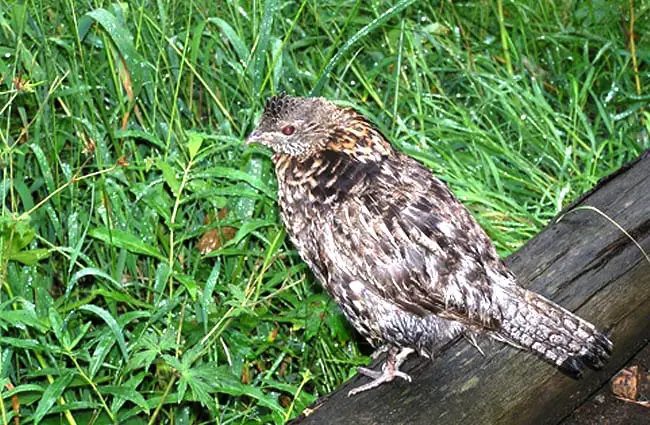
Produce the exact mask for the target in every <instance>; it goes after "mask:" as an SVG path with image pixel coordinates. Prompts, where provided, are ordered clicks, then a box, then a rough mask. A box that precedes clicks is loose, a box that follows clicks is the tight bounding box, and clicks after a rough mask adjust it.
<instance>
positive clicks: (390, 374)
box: [348, 347, 415, 397]
mask: <svg viewBox="0 0 650 425" xmlns="http://www.w3.org/2000/svg"><path fill="white" fill-rule="evenodd" d="M414 351H415V350H414V349H412V348H402V349H401V350H400V349H399V348H396V347H390V348H389V349H388V353H387V354H386V360H385V361H384V364H383V365H382V368H381V372H378V371H376V370H372V369H368V368H365V367H360V368H357V371H358V372H359V373H361V374H362V375H366V376H368V377H370V378H373V380H372V381H371V382H368V383H367V384H364V385H360V386H358V387H356V388H354V389H352V390H350V392H348V397H350V396H353V395H355V394H359V393H360V392H363V391H366V390H370V389H372V388H375V387H378V386H380V385H381V384H383V383H384V382H390V381H392V380H393V379H395V377H396V376H397V377H399V378H402V379H405V380H407V381H409V382H411V377H410V376H408V375H407V374H406V373H404V372H401V371H400V370H399V368H400V366H401V365H402V364H403V363H404V361H405V360H406V358H407V357H408V356H409V354H411V353H412V352H414Z"/></svg>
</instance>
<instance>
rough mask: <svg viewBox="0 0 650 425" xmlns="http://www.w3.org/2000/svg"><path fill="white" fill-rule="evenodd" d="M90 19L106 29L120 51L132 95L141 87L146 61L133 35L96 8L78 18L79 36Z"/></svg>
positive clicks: (85, 29)
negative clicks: (138, 49)
mask: <svg viewBox="0 0 650 425" xmlns="http://www.w3.org/2000/svg"><path fill="white" fill-rule="evenodd" d="M90 21H95V22H97V23H98V24H99V25H101V27H102V28H103V29H104V31H106V33H107V34H108V36H109V37H110V38H111V40H112V41H113V44H114V45H115V47H116V48H117V50H118V51H119V52H120V56H121V57H122V59H123V60H124V62H125V63H126V67H127V69H128V71H129V74H130V77H131V78H130V79H131V87H132V89H133V94H134V96H137V95H138V93H140V89H141V88H142V84H143V79H144V74H145V66H146V62H145V61H144V59H142V57H141V56H140V54H139V53H138V52H137V50H136V49H135V45H134V44H133V37H132V36H131V34H130V33H129V30H128V28H126V27H125V26H124V25H123V23H122V22H121V21H120V20H119V19H117V17H116V16H115V15H113V14H112V13H111V12H109V11H108V10H106V9H102V8H98V9H95V10H92V11H90V12H88V13H86V14H85V15H84V16H82V17H81V19H79V26H78V31H79V37H80V38H81V39H83V38H84V37H85V36H86V33H87V31H88V29H89V28H90V23H89V22H90Z"/></svg>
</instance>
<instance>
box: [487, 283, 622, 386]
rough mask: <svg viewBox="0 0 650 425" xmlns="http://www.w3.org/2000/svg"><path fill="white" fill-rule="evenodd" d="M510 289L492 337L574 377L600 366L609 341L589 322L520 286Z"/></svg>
mask: <svg viewBox="0 0 650 425" xmlns="http://www.w3.org/2000/svg"><path fill="white" fill-rule="evenodd" d="M510 289H511V291H510ZM509 292H511V296H510V297H508V298H509V300H508V302H506V303H505V306H506V307H504V308H503V309H502V314H503V320H502V322H501V327H500V329H499V331H496V332H494V333H493V335H492V336H493V337H494V338H495V339H499V340H502V341H504V342H507V343H509V344H512V345H514V346H516V347H519V348H523V349H526V350H530V351H533V352H534V353H535V354H537V355H538V356H540V357H542V358H544V359H545V360H547V361H548V362H550V363H553V364H555V365H557V367H558V368H559V369H560V370H562V371H563V372H565V373H567V374H568V375H571V376H573V377H576V378H577V377H580V376H581V375H582V371H583V369H584V368H585V366H589V367H590V368H593V369H599V368H601V367H602V366H603V365H604V364H605V362H606V361H607V359H608V358H609V356H610V354H611V352H612V342H611V341H610V340H609V339H608V338H607V336H605V334H603V333H602V332H600V331H598V330H597V329H596V328H595V327H594V326H593V325H592V324H591V323H589V322H587V321H586V320H583V319H581V318H580V317H578V316H576V315H575V314H573V313H571V312H570V311H568V310H566V309H564V308H562V307H560V306H559V305H557V304H555V303H554V302H552V301H550V300H548V299H546V298H544V297H542V296H541V295H539V294H536V293H534V292H531V291H528V290H526V289H523V288H521V287H514V288H509Z"/></svg>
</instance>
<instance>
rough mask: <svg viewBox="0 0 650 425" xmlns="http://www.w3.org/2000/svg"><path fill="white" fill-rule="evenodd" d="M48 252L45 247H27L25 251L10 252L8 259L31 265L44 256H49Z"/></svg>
mask: <svg viewBox="0 0 650 425" xmlns="http://www.w3.org/2000/svg"><path fill="white" fill-rule="evenodd" d="M50 254H51V253H50V250H49V249H45V248H38V249H29V250H26V251H19V252H12V253H11V255H10V256H9V259H10V260H14V261H18V262H19V263H23V264H25V265H27V266H32V265H34V264H36V263H38V262H39V261H41V260H43V259H45V258H49V257H50Z"/></svg>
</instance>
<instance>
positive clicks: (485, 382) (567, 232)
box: [293, 151, 650, 425]
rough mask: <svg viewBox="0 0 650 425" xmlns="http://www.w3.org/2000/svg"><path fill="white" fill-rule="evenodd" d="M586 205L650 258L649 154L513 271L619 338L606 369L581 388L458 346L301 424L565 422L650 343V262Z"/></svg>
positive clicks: (520, 361) (537, 368)
mask: <svg viewBox="0 0 650 425" xmlns="http://www.w3.org/2000/svg"><path fill="white" fill-rule="evenodd" d="M587 205H588V206H592V207H595V208H598V209H599V210H600V211H602V212H603V213H605V214H606V215H607V216H609V217H611V218H612V219H613V220H615V221H616V222H617V223H618V224H619V225H620V226H622V227H623V228H624V229H626V230H627V232H629V233H630V235H631V236H632V237H634V238H635V240H636V241H637V242H638V243H639V244H640V245H641V246H642V247H643V248H644V249H645V251H646V252H650V151H647V152H646V153H645V154H644V155H642V156H641V157H640V158H639V159H637V160H636V161H635V162H633V163H631V164H628V165H627V166H626V167H623V168H622V169H621V170H619V171H618V172H616V173H614V174H613V175H612V176H609V177H607V178H605V179H603V181H601V182H600V183H599V185H598V186H597V187H596V188H594V189H593V190H591V191H590V192H588V193H586V194H585V195H583V196H582V197H581V198H580V199H579V200H578V201H576V202H575V203H574V204H573V205H572V206H571V207H569V208H567V209H566V210H565V211H564V212H563V213H564V214H566V215H565V216H564V218H563V219H562V220H561V221H559V222H556V221H554V222H553V224H551V225H550V226H548V228H546V229H545V230H544V231H543V232H541V233H540V234H539V235H537V236H536V237H535V238H534V239H532V240H531V241H530V242H529V243H528V244H526V245H525V246H524V247H523V248H521V249H520V250H519V251H518V252H517V253H515V254H513V255H512V256H511V257H509V258H508V259H507V262H508V263H509V265H510V267H511V269H512V270H513V271H514V272H515V273H516V274H517V275H518V276H519V279H520V281H521V283H522V284H523V285H524V286H526V287H530V288H532V289H533V290H535V291H537V292H539V293H541V294H543V295H545V296H547V297H549V298H551V299H553V300H555V301H556V302H558V303H560V304H561V305H563V306H564V307H566V308H568V309H570V310H573V311H576V312H577V313H578V314H579V315H581V316H582V317H584V318H585V319H587V320H589V321H591V322H592V323H594V324H596V325H597V326H598V327H599V328H601V329H611V339H612V341H613V342H614V353H613V356H612V358H611V360H610V362H609V363H608V365H607V367H606V368H605V369H603V370H601V371H597V372H595V371H587V372H586V373H585V376H584V378H583V379H581V380H573V379H571V378H569V377H566V376H564V375H563V374H561V373H560V372H558V371H557V370H556V369H554V368H553V367H552V366H550V365H548V364H546V363H544V362H543V361H541V360H539V359H538V358H536V357H534V356H532V355H530V354H527V353H524V352H522V351H519V350H517V349H514V348H511V347H508V346H506V345H504V344H501V343H498V342H494V341H490V340H488V339H483V340H480V341H479V344H480V346H481V348H482V349H483V351H484V352H485V357H483V356H482V355H481V354H480V353H479V352H478V351H477V350H476V349H475V348H474V347H472V346H471V345H470V344H468V343H467V342H466V341H464V340H459V341H457V342H455V343H453V344H451V345H450V346H449V347H447V348H446V349H445V350H444V351H443V353H442V354H441V355H440V356H439V357H438V358H437V359H436V360H435V361H433V362H430V361H427V360H425V359H418V358H412V359H411V360H410V361H408V362H407V363H406V364H405V365H404V366H403V368H402V370H404V371H405V372H407V373H409V374H410V375H411V376H412V377H413V382H411V383H410V384H409V383H406V382H404V381H402V380H399V379H398V380H397V381H394V382H392V383H390V384H386V385H382V386H381V387H379V388H377V389H374V390H372V391H367V392H365V393H362V394H359V395H356V396H354V397H352V398H349V397H347V392H348V391H349V389H350V388H352V387H355V386H358V385H359V384H360V383H364V382H367V381H366V379H367V378H365V377H359V376H357V377H355V378H354V379H351V380H350V381H349V382H347V383H346V384H345V385H343V386H342V387H341V388H340V389H338V390H337V391H335V392H334V393H332V394H330V395H329V396H327V397H324V398H323V399H321V400H319V401H318V402H317V403H315V404H314V405H312V406H311V407H310V409H307V410H306V413H305V414H306V417H305V416H303V417H300V418H298V419H297V420H295V421H294V422H293V424H295V425H298V424H300V425H310V424H391V425H397V424H410V425H419V424H427V425H430V424H436V425H447V424H449V425H462V424H471V425H475V424H481V425H489V424H528V425H541V424H557V423H559V422H560V421H561V420H562V419H563V418H565V417H566V416H567V415H569V414H570V413H571V411H573V409H574V408H575V407H576V406H578V405H580V403H582V402H583V401H584V400H585V399H587V398H588V397H589V395H590V394H591V393H592V392H594V391H595V390H596V389H598V388H599V387H601V386H602V385H603V384H604V383H606V382H607V380H608V379H609V378H610V377H611V376H612V375H613V374H614V373H615V372H616V371H617V370H618V369H619V368H620V367H621V366H622V365H624V364H625V363H626V361H627V360H628V359H630V358H631V357H632V356H633V355H634V354H635V353H636V352H637V351H638V350H639V349H640V348H641V347H642V346H643V345H644V344H646V343H647V341H648V339H650V262H648V260H646V258H645V257H644V256H643V254H642V252H641V251H640V250H639V248H638V247H637V246H636V245H635V244H634V243H633V242H632V241H631V240H630V239H629V238H628V237H627V236H626V235H625V234H623V232H621V231H620V230H619V229H618V228H616V227H615V226H614V225H613V224H611V223H610V222H609V221H608V220H607V219H605V218H604V217H602V216H601V215H599V214H598V213H596V212H595V211H591V210H578V211H571V209H572V208H574V207H577V206H587ZM569 211H570V212H569ZM560 216H561V214H560ZM649 423H650V418H649Z"/></svg>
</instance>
